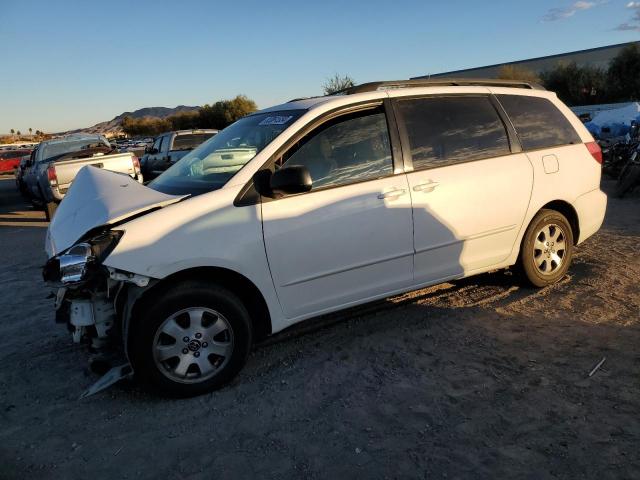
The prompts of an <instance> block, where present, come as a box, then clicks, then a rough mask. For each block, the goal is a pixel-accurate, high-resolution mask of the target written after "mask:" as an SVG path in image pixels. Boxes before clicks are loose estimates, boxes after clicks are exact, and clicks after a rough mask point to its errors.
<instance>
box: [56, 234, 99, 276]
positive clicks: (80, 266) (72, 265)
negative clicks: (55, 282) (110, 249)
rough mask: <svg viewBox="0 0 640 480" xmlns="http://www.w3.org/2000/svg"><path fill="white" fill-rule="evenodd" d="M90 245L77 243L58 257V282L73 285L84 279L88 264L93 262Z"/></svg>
mask: <svg viewBox="0 0 640 480" xmlns="http://www.w3.org/2000/svg"><path fill="white" fill-rule="evenodd" d="M93 260H94V257H93V253H92V252H91V245H90V244H88V243H78V244H76V245H74V246H73V247H71V248H70V249H68V250H67V251H66V252H65V253H63V254H62V255H60V256H59V257H58V262H59V268H60V281H61V282H62V283H75V282H79V281H81V280H83V279H84V277H85V275H86V273H87V266H88V264H89V262H91V261H93Z"/></svg>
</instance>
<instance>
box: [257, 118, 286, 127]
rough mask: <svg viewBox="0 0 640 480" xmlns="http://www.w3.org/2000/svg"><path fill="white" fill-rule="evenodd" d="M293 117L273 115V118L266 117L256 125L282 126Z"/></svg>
mask: <svg viewBox="0 0 640 480" xmlns="http://www.w3.org/2000/svg"><path fill="white" fill-rule="evenodd" d="M292 118H293V116H292V115H291V116H288V117H287V116H284V115H275V116H273V117H267V118H265V119H264V120H262V121H261V122H260V123H259V124H258V125H263V126H264V125H284V124H285V123H287V122H288V121H289V120H291V119H292Z"/></svg>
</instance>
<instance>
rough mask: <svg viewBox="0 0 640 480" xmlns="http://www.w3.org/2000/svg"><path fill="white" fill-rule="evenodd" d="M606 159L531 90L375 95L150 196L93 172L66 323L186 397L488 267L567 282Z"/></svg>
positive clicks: (465, 85) (248, 130)
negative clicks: (368, 312) (273, 338)
mask: <svg viewBox="0 0 640 480" xmlns="http://www.w3.org/2000/svg"><path fill="white" fill-rule="evenodd" d="M601 160H602V159H601V152H600V149H599V147H598V145H597V144H596V143H594V141H593V138H592V137H591V135H590V134H589V133H588V131H587V130H586V129H585V127H584V126H583V125H582V123H581V122H580V121H579V120H578V119H577V118H576V117H575V115H573V113H572V112H571V111H570V110H569V109H568V108H567V107H566V106H565V105H564V104H562V103H561V102H560V101H559V100H558V98H557V97H556V95H555V94H554V93H551V92H548V91H545V90H544V89H542V88H540V87H538V86H536V85H532V84H528V83H523V82H514V81H499V80H484V81H480V80H478V81H474V80H464V81H462V80H447V79H438V80H411V81H397V82H376V83H370V84H364V85H360V86H356V87H352V88H350V89H347V90H345V91H342V92H339V93H338V94H334V95H329V96H323V97H315V98H306V99H298V100H293V101H291V102H289V103H285V104H283V105H278V106H276V107H272V108H268V109H266V110H262V111H259V112H256V113H253V114H251V115H249V116H247V117H244V118H242V119H241V120H238V121H237V122H235V123H234V124H232V125H231V126H229V127H227V128H225V129H224V130H222V131H221V132H220V133H218V134H217V135H216V136H214V137H212V138H211V139H210V140H208V141H207V142H205V143H203V144H202V145H200V146H199V147H198V148H196V149H195V150H193V151H192V152H190V153H189V154H188V155H186V156H185V157H184V158H182V159H181V160H180V161H179V162H178V163H176V164H175V165H173V166H172V167H171V168H170V169H169V170H167V171H166V172H165V173H163V174H162V175H161V176H160V177H158V178H157V179H156V180H154V181H153V182H152V183H150V184H149V185H147V186H143V185H141V184H139V183H137V182H136V181H135V180H133V179H131V178H130V177H128V176H125V175H119V174H117V173H112V172H107V171H103V170H100V169H97V168H92V167H85V168H84V169H82V170H81V171H80V173H79V174H78V176H77V177H76V180H75V182H74V183H73V185H72V187H71V189H70V190H69V192H68V193H67V195H66V197H65V199H64V201H63V202H62V204H61V205H60V207H59V209H58V211H57V213H56V215H55V217H54V219H53V221H52V223H51V225H50V226H49V229H48V232H47V239H46V250H47V253H48V256H49V261H48V262H47V265H46V266H45V269H44V277H45V280H47V281H48V282H50V283H51V284H54V285H55V286H56V287H57V288H58V294H57V296H56V309H57V312H56V318H57V319H58V320H59V321H64V322H67V323H68V324H69V325H70V327H71V329H72V332H73V335H74V339H75V340H76V341H81V340H87V341H90V342H92V343H93V344H94V346H104V345H105V344H109V343H110V344H111V345H116V346H118V345H121V346H122V347H123V351H124V353H125V354H126V357H127V359H128V362H130V365H131V367H132V368H133V370H134V372H135V374H136V377H137V378H138V379H139V380H141V381H143V382H144V383H146V384H148V385H151V386H154V387H156V388H157V389H160V390H161V391H164V392H166V393H170V394H173V395H179V396H188V395H195V394H200V393H202V392H206V391H210V390H212V389H215V388H218V387H220V386H222V385H224V384H225V383H227V382H228V381H229V380H230V379H231V378H233V377H234V376H235V375H236V374H237V373H238V372H239V371H240V369H241V368H242V366H243V364H244V363H245V361H246V360H247V356H248V354H249V352H250V349H251V346H252V344H254V343H255V342H256V341H259V340H261V339H263V338H264V337H265V336H267V335H270V334H272V333H275V332H278V331H280V330H282V329H284V328H286V327H289V326H290V325H293V324H294V323H297V322H300V321H302V320H305V319H308V318H310V317H315V316H318V315H321V314H325V313H328V312H333V311H336V310H340V309H344V308H347V307H351V306H353V305H358V304H362V303H365V302H370V301H372V300H376V299H380V298H383V297H386V296H389V295H394V294H398V293H401V292H406V291H408V290H413V289H418V288H422V287H425V286H427V285H432V284H436V283H439V282H444V281H448V280H452V279H459V278H463V277H467V276H469V275H475V274H478V273H482V272H487V271H489V270H496V269H501V268H507V267H511V266H515V267H516V268H517V269H518V270H519V271H520V272H521V273H522V276H523V278H524V279H526V280H528V282H529V283H530V284H532V285H534V286H537V287H543V286H545V285H549V284H551V283H553V282H556V281H558V280H559V279H560V278H561V277H563V276H564V275H565V273H566V271H567V269H568V268H569V264H570V262H571V257H572V252H573V249H574V247H575V245H578V244H580V243H581V242H583V241H584V240H585V239H586V238H588V237H589V236H591V235H593V234H594V233H595V232H596V231H597V230H598V229H599V228H600V225H601V224H602V221H603V218H604V214H605V208H606V203H607V199H606V196H605V194H604V193H603V192H602V191H601V190H600V170H601V165H600V163H601Z"/></svg>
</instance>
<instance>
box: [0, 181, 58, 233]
mask: <svg viewBox="0 0 640 480" xmlns="http://www.w3.org/2000/svg"><path fill="white" fill-rule="evenodd" d="M48 225H49V223H48V222H47V221H46V219H45V215H44V212H42V211H39V210H34V209H33V207H32V206H31V205H29V204H28V203H27V202H26V201H25V200H24V198H23V197H22V196H21V195H20V193H19V192H18V191H17V188H16V184H15V181H14V179H13V177H11V178H2V179H0V227H40V228H46V227H47V226H48Z"/></svg>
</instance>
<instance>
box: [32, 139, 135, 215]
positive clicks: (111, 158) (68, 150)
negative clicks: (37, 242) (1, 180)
mask: <svg viewBox="0 0 640 480" xmlns="http://www.w3.org/2000/svg"><path fill="white" fill-rule="evenodd" d="M112 152H114V150H113V149H112V148H111V146H110V144H109V142H107V140H106V139H105V138H104V137H103V136H101V135H71V136H68V137H64V138H61V139H55V140H48V141H46V142H42V143H41V144H40V145H39V146H38V148H37V150H36V152H35V155H33V157H32V159H31V160H30V164H29V165H28V166H27V170H26V172H25V174H24V177H23V181H24V184H25V187H26V190H27V193H28V195H29V196H30V197H31V200H32V203H34V204H35V205H37V206H40V207H43V208H44V211H45V213H46V216H47V220H50V219H51V217H53V214H54V212H55V210H56V208H57V206H58V204H59V203H60V202H61V201H62V198H63V197H64V195H65V193H66V192H67V190H68V189H69V187H70V186H71V183H72V182H73V180H74V178H75V177H76V175H77V173H78V171H79V170H80V169H81V168H82V167H84V166H87V165H92V166H94V167H98V168H103V169H105V170H111V171H113V172H118V173H122V174H126V175H129V176H130V177H131V178H133V179H135V180H137V181H138V182H140V183H142V179H143V177H142V173H141V171H140V163H139V161H138V158H137V157H136V156H135V155H133V153H131V152H123V153H112Z"/></svg>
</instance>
